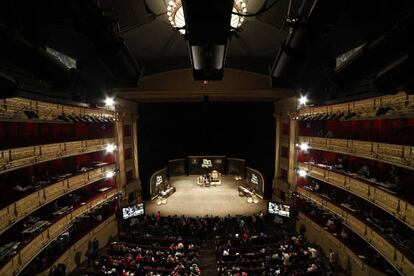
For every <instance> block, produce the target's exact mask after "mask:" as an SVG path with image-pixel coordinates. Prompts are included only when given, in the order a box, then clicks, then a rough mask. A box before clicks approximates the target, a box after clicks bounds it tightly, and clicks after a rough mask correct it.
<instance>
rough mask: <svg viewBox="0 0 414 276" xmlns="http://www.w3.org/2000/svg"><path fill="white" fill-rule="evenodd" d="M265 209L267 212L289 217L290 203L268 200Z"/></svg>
mask: <svg viewBox="0 0 414 276" xmlns="http://www.w3.org/2000/svg"><path fill="white" fill-rule="evenodd" d="M267 211H268V212H269V214H274V215H278V216H281V217H285V218H288V217H290V205H286V204H281V203H276V202H270V201H269V205H268V207H267Z"/></svg>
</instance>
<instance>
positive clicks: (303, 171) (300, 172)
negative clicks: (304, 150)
mask: <svg viewBox="0 0 414 276" xmlns="http://www.w3.org/2000/svg"><path fill="white" fill-rule="evenodd" d="M298 175H299V176H300V177H305V176H307V175H308V173H307V172H306V171H305V170H302V169H300V170H298Z"/></svg>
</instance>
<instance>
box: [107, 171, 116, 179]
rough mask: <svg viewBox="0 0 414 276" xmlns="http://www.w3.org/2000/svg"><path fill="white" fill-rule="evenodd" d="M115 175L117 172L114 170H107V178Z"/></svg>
mask: <svg viewBox="0 0 414 276" xmlns="http://www.w3.org/2000/svg"><path fill="white" fill-rule="evenodd" d="M114 175H115V172H113V171H110V172H106V173H105V178H106V179H109V178H112V177H113V176H114Z"/></svg>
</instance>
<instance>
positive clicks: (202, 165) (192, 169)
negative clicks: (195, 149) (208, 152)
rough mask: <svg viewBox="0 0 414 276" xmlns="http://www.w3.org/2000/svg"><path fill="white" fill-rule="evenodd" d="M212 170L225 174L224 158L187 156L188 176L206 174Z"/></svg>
mask: <svg viewBox="0 0 414 276" xmlns="http://www.w3.org/2000/svg"><path fill="white" fill-rule="evenodd" d="M213 170H217V171H218V172H219V173H221V174H226V157H225V156H188V174H190V175H191V174H207V173H209V172H211V171H213Z"/></svg>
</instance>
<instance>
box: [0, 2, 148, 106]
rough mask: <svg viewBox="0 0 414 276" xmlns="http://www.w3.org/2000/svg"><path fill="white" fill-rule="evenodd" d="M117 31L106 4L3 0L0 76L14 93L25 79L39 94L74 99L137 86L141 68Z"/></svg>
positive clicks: (109, 4)
mask: <svg viewBox="0 0 414 276" xmlns="http://www.w3.org/2000/svg"><path fill="white" fill-rule="evenodd" d="M118 33H119V30H118V23H117V18H116V13H115V12H114V7H113V6H112V1H108V0H100V1H99V0H98V1H92V0H72V1H52V0H46V1H40V2H38V1H26V0H14V1H11V0H10V1H5V2H4V3H2V7H1V9H0V40H1V45H0V73H2V75H5V76H6V75H7V76H8V78H9V79H13V80H15V82H16V87H17V90H19V89H20V88H22V86H23V84H27V82H28V79H29V80H30V81H31V82H37V86H38V87H40V88H41V89H40V90H42V91H41V93H46V94H47V91H48V90H50V91H53V92H51V93H56V94H57V95H58V96H63V97H66V96H67V97H71V98H73V99H76V100H79V99H91V98H95V97H102V95H103V94H104V92H105V91H106V90H108V89H111V88H114V87H119V86H137V84H138V82H139V79H140V77H141V76H142V68H141V66H140V65H139V64H138V63H137V61H136V60H135V58H134V57H133V56H132V55H131V54H130V52H129V49H128V48H127V46H126V45H125V43H124V41H123V39H122V38H121V37H120V36H119V34H118ZM46 48H52V49H53V50H56V52H58V53H60V54H63V55H64V56H66V57H69V58H71V59H73V60H75V61H76V66H75V67H67V66H65V64H63V63H62V62H61V59H60V58H59V57H57V56H53V55H51V54H50V53H48V52H47V51H46ZM16 92H17V91H16ZM37 92H39V91H37ZM65 95H66V96H65Z"/></svg>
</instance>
